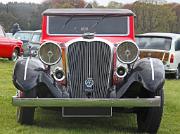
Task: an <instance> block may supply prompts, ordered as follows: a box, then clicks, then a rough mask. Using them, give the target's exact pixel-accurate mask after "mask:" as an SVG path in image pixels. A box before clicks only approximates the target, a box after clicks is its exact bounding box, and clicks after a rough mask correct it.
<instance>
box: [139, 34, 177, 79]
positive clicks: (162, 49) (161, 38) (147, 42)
mask: <svg viewBox="0 0 180 134" xmlns="http://www.w3.org/2000/svg"><path fill="white" fill-rule="evenodd" d="M136 43H137V45H138V46H139V48H140V58H144V57H153V58H158V59H160V60H162V61H163V63H164V68H165V73H166V74H174V76H175V77H176V79H179V77H180V34H174V33H145V34H139V35H136Z"/></svg>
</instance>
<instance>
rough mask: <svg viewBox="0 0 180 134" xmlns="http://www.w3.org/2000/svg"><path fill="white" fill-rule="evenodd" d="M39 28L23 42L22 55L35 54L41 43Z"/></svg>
mask: <svg viewBox="0 0 180 134" xmlns="http://www.w3.org/2000/svg"><path fill="white" fill-rule="evenodd" d="M41 32H42V31H41V30H36V31H34V32H33V35H32V37H31V39H30V41H29V42H28V43H25V44H24V54H23V56H25V57H26V56H33V57H35V56H37V53H38V49H39V47H40V44H41Z"/></svg>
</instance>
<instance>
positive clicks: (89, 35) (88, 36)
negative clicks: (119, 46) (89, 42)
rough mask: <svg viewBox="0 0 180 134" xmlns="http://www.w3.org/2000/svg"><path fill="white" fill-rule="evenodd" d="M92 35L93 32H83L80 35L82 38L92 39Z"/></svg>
mask: <svg viewBox="0 0 180 134" xmlns="http://www.w3.org/2000/svg"><path fill="white" fill-rule="evenodd" d="M94 36H95V33H84V34H83V35H82V37H83V38H84V39H93V38H94Z"/></svg>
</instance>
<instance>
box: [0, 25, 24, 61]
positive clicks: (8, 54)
mask: <svg viewBox="0 0 180 134" xmlns="http://www.w3.org/2000/svg"><path fill="white" fill-rule="evenodd" d="M22 45H23V43H22V41H20V40H16V39H11V38H8V37H6V34H5V32H4V29H3V27H2V26H1V25H0V57H1V58H8V59H9V60H13V61H16V60H17V59H18V56H21V55H22V54H23V48H22Z"/></svg>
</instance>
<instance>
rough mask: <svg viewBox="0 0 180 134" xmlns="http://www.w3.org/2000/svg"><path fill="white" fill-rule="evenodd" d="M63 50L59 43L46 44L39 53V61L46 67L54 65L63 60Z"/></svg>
mask: <svg viewBox="0 0 180 134" xmlns="http://www.w3.org/2000/svg"><path fill="white" fill-rule="evenodd" d="M61 54H62V53H61V48H60V46H59V45H58V44H57V43H54V42H45V43H43V44H42V45H41V46H40V48H39V51H38V56H39V59H40V60H41V61H42V62H43V63H44V64H46V65H54V64H56V63H58V62H59V61H60V60H61Z"/></svg>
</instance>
